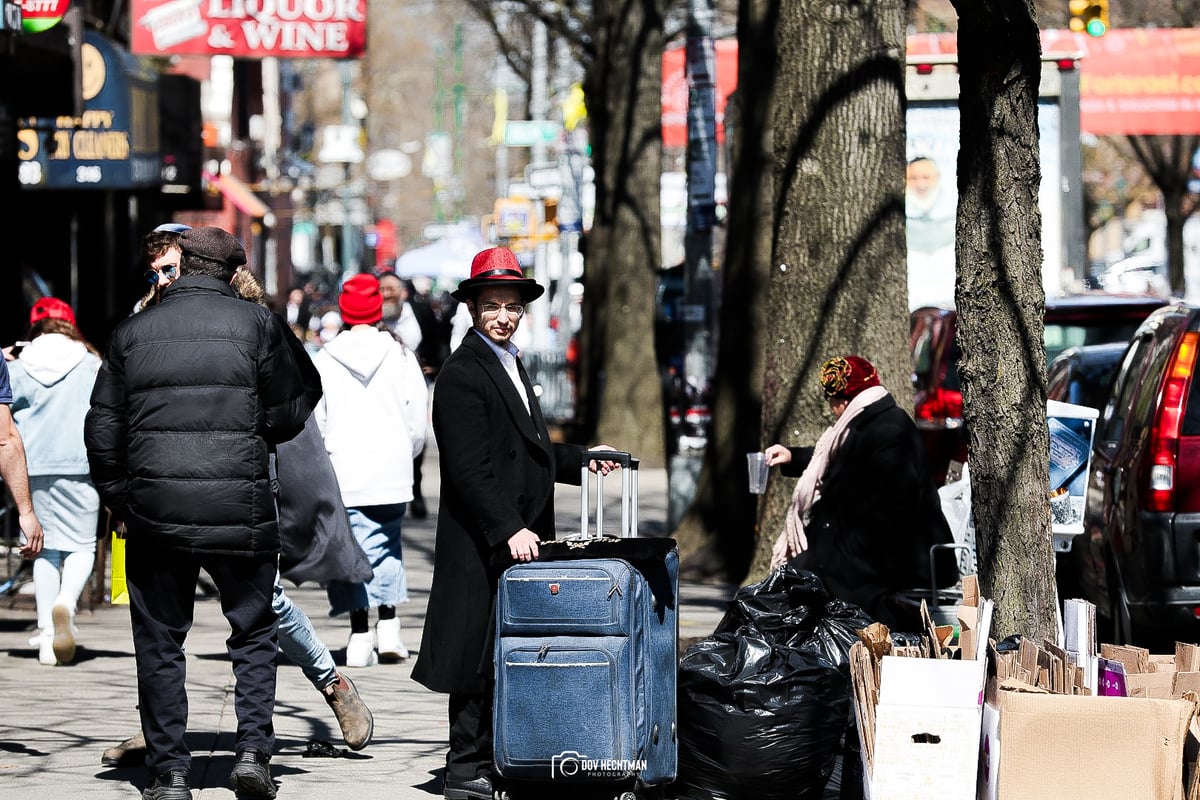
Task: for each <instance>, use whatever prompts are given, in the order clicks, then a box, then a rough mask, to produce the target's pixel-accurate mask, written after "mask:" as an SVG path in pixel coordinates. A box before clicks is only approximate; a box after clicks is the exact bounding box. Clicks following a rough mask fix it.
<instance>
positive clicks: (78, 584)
mask: <svg viewBox="0 0 1200 800" xmlns="http://www.w3.org/2000/svg"><path fill="white" fill-rule="evenodd" d="M95 563H96V553H95V552H94V551H92V550H80V551H77V552H74V553H67V557H66V559H65V560H64V561H63V568H62V586H61V588H60V589H59V591H58V597H56V598H55V599H54V604H55V605H61V606H66V607H67V608H69V609H71V613H72V614H74V613H75V610H76V609H77V608H78V606H79V597H80V595H82V594H83V589H84V587H85V586H87V582H88V579H89V578H91V577H92V567H93V566H94V565H95Z"/></svg>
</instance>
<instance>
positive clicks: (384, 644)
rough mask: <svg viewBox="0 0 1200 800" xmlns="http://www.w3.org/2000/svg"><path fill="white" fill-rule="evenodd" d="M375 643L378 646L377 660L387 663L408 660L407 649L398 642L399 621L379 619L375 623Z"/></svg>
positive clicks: (394, 618)
mask: <svg viewBox="0 0 1200 800" xmlns="http://www.w3.org/2000/svg"><path fill="white" fill-rule="evenodd" d="M375 641H376V642H378V644H379V660H380V661H386V662H389V663H395V662H397V661H403V660H404V659H406V658H408V648H407V647H405V646H404V642H402V641H400V620H399V618H397V617H393V618H392V619H381V620H379V622H377V623H375Z"/></svg>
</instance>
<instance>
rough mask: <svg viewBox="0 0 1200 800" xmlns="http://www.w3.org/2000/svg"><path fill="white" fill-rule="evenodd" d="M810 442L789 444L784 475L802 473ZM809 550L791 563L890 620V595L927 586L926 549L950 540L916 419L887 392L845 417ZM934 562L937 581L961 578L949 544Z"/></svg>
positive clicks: (816, 507) (811, 526)
mask: <svg viewBox="0 0 1200 800" xmlns="http://www.w3.org/2000/svg"><path fill="white" fill-rule="evenodd" d="M812 453H813V448H811V447H802V448H794V449H792V461H791V463H789V464H785V465H783V467H782V468H781V470H780V472H781V473H782V474H784V475H795V476H799V475H800V474H801V473H802V472H803V471H804V468H805V467H806V466H808V462H809V461H810V460H811V459H812ZM805 534H806V535H807V537H808V547H809V549H808V550H807V551H805V552H804V553H801V554H800V556H798V557H797V559H796V563H797V565H798V566H801V567H803V568H804V569H809V570H812V571H813V572H815V573H817V575H819V576H820V577H821V579H822V580H823V581H824V582H825V587H826V588H827V589H828V590H829V591H830V593H831V594H833V595H834V596H835V597H837V598H839V599H841V600H846V601H848V602H850V603H854V604H855V605H857V606H859V607H860V608H862V609H863V610H864V611H866V612H867V613H868V614H870V615H871V616H873V617H874V618H875V619H877V620H879V621H881V622H884V623H887V624H889V625H892V626H894V625H895V624H896V618H895V616H894V614H893V611H892V608H891V607H890V604H889V603H888V602H886V598H887V596H888V595H890V594H893V593H895V592H898V591H902V590H908V589H919V588H927V587H928V586H929V585H930V576H929V548H930V546H932V545H934V544H948V543H950V542H951V541H952V537H951V534H950V526H949V525H948V524H947V523H946V518H945V516H944V515H943V514H942V507H941V502H940V500H939V498H938V494H937V488H936V487H935V486H934V484H933V479H932V478H931V477H930V474H929V468H928V465H927V464H926V458H925V447H924V445H923V444H922V442H921V437H920V433H919V432H918V431H917V427H916V425H914V424H913V421H912V419H910V418H909V416H908V414H906V413H904V411H903V409H901V408H900V407H899V406H897V405H896V401H895V400H894V399H893V398H892V396H891V395H888V396H886V397H884V398H882V399H880V400H877V401H876V402H874V403H871V404H870V405H869V406H867V407H866V408H864V409H863V410H862V413H860V414H859V415H858V416H857V417H856V418H855V419H853V420H852V421H851V422H850V425H849V427H848V429H847V433H846V438H845V440H844V441H843V442H842V445H841V447H840V448H839V449H838V451H837V453H836V454H835V455H834V456H833V458H832V459H831V460H830V462H829V465H828V467H827V468H826V471H825V476H824V478H823V480H822V481H821V484H820V499H819V500H817V502H816V503H814V504H813V507H812V513H811V516H810V518H809V521H808V524H807V525H806V526H805ZM941 553H943V554H945V557H942V558H939V561H938V575H937V577H938V583H939V584H941V585H942V586H948V585H953V584H954V583H955V582H956V581H957V580H958V571H957V569H955V568H954V561H955V560H954V556H953V551H950V550H944V551H941Z"/></svg>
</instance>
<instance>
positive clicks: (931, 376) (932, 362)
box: [908, 293, 1169, 485]
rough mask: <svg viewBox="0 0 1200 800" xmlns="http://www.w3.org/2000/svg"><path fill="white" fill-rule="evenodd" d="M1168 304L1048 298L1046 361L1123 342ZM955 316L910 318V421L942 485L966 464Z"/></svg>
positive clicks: (922, 311) (935, 313)
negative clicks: (952, 469)
mask: <svg viewBox="0 0 1200 800" xmlns="http://www.w3.org/2000/svg"><path fill="white" fill-rule="evenodd" d="M1168 302H1169V301H1167V300H1165V299H1163V298H1161V297H1156V296H1151V295H1122V294H1103V293H1089V294H1080V295H1071V296H1068V297H1055V298H1047V299H1046V314H1045V328H1044V335H1043V339H1044V341H1045V344H1046V363H1047V364H1049V363H1050V362H1051V361H1053V360H1054V357H1055V356H1057V355H1058V354H1059V353H1061V352H1062V351H1063V350H1065V349H1067V348H1068V347H1077V346H1079V345H1091V344H1104V343H1107V342H1127V341H1129V337H1130V336H1131V335H1132V334H1133V332H1134V330H1136V329H1137V326H1138V325H1139V324H1140V323H1141V322H1142V320H1144V319H1145V318H1146V315H1147V314H1149V313H1150V312H1151V311H1153V310H1154V309H1156V308H1160V307H1162V306H1164V305H1166V304H1167V303H1168ZM956 319H957V315H956V313H955V312H954V311H949V310H946V309H942V308H931V307H926V308H918V309H917V310H915V311H913V312H912V314H911V315H910V318H909V340H908V344H909V352H910V353H911V354H912V362H913V374H912V379H913V391H914V394H913V418H914V419H915V421H916V423H917V427H918V428H920V429H921V436H922V438H923V439H924V441H925V449H926V450H927V451H928V455H929V463H930V467H931V468H932V470H933V473H934V476H933V477H934V481H935V482H936V483H937V484H938V485H941V484H942V483H944V482H945V478H946V468H947V466H948V465H949V463H950V462H951V461H966V460H967V432H966V429H965V428H963V419H962V414H963V401H962V385H961V384H960V383H959V379H958V369H957V367H956V366H955V365H956V364H957V362H958V354H959V349H958V344H957V343H956V342H955V336H954V328H955V321H956Z"/></svg>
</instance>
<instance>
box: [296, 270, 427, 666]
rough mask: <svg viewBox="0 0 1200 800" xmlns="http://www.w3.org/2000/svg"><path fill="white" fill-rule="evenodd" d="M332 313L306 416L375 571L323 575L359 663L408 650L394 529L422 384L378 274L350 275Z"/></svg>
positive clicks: (405, 497)
mask: <svg viewBox="0 0 1200 800" xmlns="http://www.w3.org/2000/svg"><path fill="white" fill-rule="evenodd" d="M338 310H339V312H340V313H341V317H342V330H341V331H340V332H339V333H338V335H337V336H336V337H335V338H334V339H333V340H332V341H330V342H328V343H327V344H326V345H325V346H324V347H322V348H321V351H320V352H319V353H317V354H316V356H314V358H313V363H314V364H316V366H317V369H318V371H319V372H320V373H321V384H322V386H323V388H324V395H323V396H322V398H321V401H320V402H319V403H318V404H317V408H316V410H315V411H314V416H315V417H316V420H317V425H318V427H319V428H320V430H321V435H322V436H323V437H324V439H325V449H326V451H328V453H329V458H330V461H331V462H332V463H333V470H334V472H335V473H336V475H337V480H338V485H339V486H340V487H341V492H342V502H343V503H344V504H345V505H346V510H347V512H348V513H349V515H350V527H351V528H352V529H353V531H354V536H355V538H356V539H358V542H359V544H360V545H362V548H363V551H364V552H365V553H366V554H367V558H368V560H369V561H370V562H371V567H372V569H373V570H374V575H373V577H372V578H371V580H370V581H367V582H365V583H346V582H341V581H335V582H330V583H329V584H328V585H327V586H326V593H327V594H328V596H329V605H330V613H331V614H333V615H334V616H338V615H340V614H343V613H346V612H349V615H350V638H349V640H348V642H347V644H346V666H347V667H367V666H371V665H373V664H376V663H378V662H379V661H392V662H396V661H401V660H403V659H405V658H407V657H408V649H407V648H406V647H405V646H404V642H403V641H402V640H401V637H400V620H399V618H398V617H397V616H396V606H397V605H398V604H400V603H406V602H408V582H407V578H406V576H405V572H404V559H403V550H402V547H401V542H400V534H401V527H402V526H401V521H402V519H403V517H404V511H405V507H406V504H407V503H409V502H410V501H411V500H412V499H413V468H412V467H413V458H414V457H415V456H416V455H417V454H418V453H420V452H421V450H422V449H423V448H424V447H425V432H426V416H427V413H428V412H427V402H428V389H427V388H426V385H425V376H424V374H423V373H422V372H421V366H420V364H419V363H418V362H417V357H416V354H415V353H413V352H412V351H411V350H409V349H408V348H406V347H404V345H402V344H401V343H400V342H399V341H397V340H396V338H395V336H394V335H393V334H392V333H390V332H389V331H387V330H385V329H382V327H381V322H382V319H383V297H382V295H381V293H380V290H379V279H378V278H376V277H375V276H374V275H370V274H367V273H361V274H358V275H354V276H352V277H350V278H348V279H347V280H346V282H345V283H344V284H343V285H342V291H341V295H340V296H339V297H338ZM371 609H377V613H378V622H377V624H376V626H375V630H374V631H372V630H371V628H370V619H369V614H370V610H371Z"/></svg>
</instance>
